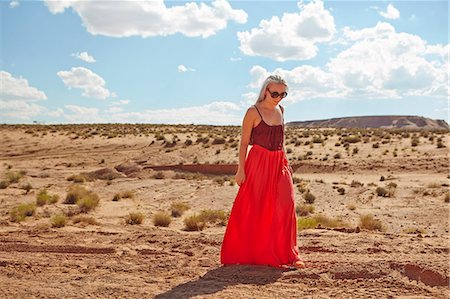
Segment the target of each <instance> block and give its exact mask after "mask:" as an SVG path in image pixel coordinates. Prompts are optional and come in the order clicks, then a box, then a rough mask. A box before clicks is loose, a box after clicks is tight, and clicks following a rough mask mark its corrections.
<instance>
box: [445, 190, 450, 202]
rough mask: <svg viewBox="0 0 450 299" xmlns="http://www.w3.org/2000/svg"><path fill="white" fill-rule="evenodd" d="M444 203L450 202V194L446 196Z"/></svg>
mask: <svg viewBox="0 0 450 299" xmlns="http://www.w3.org/2000/svg"><path fill="white" fill-rule="evenodd" d="M444 202H450V192H447V193H445V194H444Z"/></svg>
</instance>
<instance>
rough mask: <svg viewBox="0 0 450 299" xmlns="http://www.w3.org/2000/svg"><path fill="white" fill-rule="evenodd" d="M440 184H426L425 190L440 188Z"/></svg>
mask: <svg viewBox="0 0 450 299" xmlns="http://www.w3.org/2000/svg"><path fill="white" fill-rule="evenodd" d="M440 187H441V184H439V183H436V182H431V183H428V184H427V188H440Z"/></svg>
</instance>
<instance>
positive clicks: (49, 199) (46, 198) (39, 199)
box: [36, 188, 59, 206]
mask: <svg viewBox="0 0 450 299" xmlns="http://www.w3.org/2000/svg"><path fill="white" fill-rule="evenodd" d="M47 192H48V191H47V189H46V188H44V189H41V190H39V193H38V194H37V195H36V205H37V206H43V205H45V204H54V203H56V202H58V200H59V195H58V194H54V195H50V194H48V193H47Z"/></svg>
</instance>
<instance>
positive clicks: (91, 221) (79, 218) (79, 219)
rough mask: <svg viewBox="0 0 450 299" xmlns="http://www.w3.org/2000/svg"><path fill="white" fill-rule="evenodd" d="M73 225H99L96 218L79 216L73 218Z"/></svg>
mask: <svg viewBox="0 0 450 299" xmlns="http://www.w3.org/2000/svg"><path fill="white" fill-rule="evenodd" d="M72 221H73V223H74V224H77V223H86V224H90V225H99V223H98V221H97V220H95V218H93V217H88V216H81V215H80V216H77V217H74V218H73V220H72Z"/></svg>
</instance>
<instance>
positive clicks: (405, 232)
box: [402, 227, 427, 234]
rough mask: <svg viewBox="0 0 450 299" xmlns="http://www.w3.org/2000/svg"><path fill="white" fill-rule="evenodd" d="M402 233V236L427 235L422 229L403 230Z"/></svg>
mask: <svg viewBox="0 0 450 299" xmlns="http://www.w3.org/2000/svg"><path fill="white" fill-rule="evenodd" d="M402 232H403V233H404V234H426V233H427V231H426V230H424V229H423V228H413V227H409V228H405V229H403V230H402Z"/></svg>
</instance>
